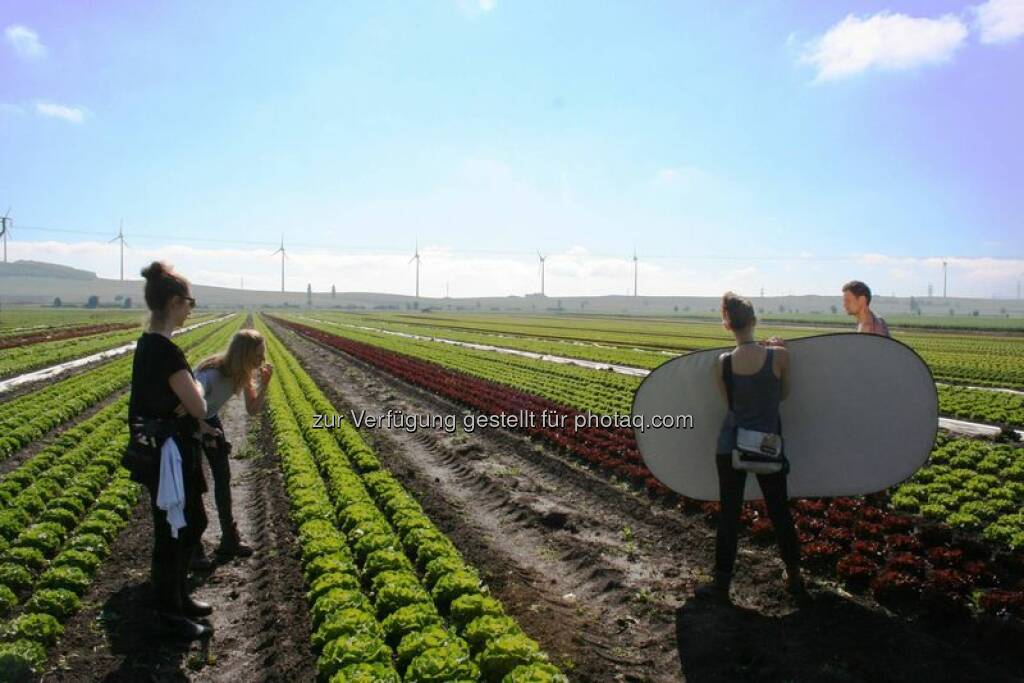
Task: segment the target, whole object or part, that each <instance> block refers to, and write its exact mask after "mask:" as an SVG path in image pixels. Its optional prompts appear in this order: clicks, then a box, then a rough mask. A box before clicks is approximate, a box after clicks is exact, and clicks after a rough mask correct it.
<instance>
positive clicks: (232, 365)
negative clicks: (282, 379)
mask: <svg viewBox="0 0 1024 683" xmlns="http://www.w3.org/2000/svg"><path fill="white" fill-rule="evenodd" d="M263 348H264V341H263V335H261V334H260V333H259V332H258V331H256V330H252V329H248V330H239V331H238V332H235V336H233V337H232V338H231V343H230V344H228V350H227V351H225V352H223V353H217V354H214V355H212V356H210V357H209V358H205V359H203V360H202V361H201V362H200V363H199V365H197V366H196V372H199V371H200V370H203V369H205V368H216V369H217V370H220V372H221V374H222V375H224V376H225V377H227V378H228V379H230V380H231V390H232V393H235V394H237V393H238V392H239V391H240V390H241V389H242V387H244V386H245V385H246V383H247V382H248V381H249V380H250V379H252V373H253V371H254V370H255V369H256V368H258V367H259V364H260V363H259V359H260V351H261V350H263Z"/></svg>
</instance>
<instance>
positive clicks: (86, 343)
mask: <svg viewBox="0 0 1024 683" xmlns="http://www.w3.org/2000/svg"><path fill="white" fill-rule="evenodd" d="M212 317H213V316H211V315H205V316H200V317H198V318H196V319H194V320H190V321H189V322H190V324H195V323H197V322H202V321H204V320H208V319H210V318H212ZM140 331H141V330H140V328H139V326H136V325H133V326H132V327H131V328H130V329H116V330H110V331H104V332H99V333H90V334H85V335H81V336H77V335H76V336H70V337H68V338H64V339H56V340H52V341H50V340H47V341H40V342H38V343H34V344H26V345H21V346H16V347H14V348H8V349H0V377H9V376H13V375H17V374H20V373H24V372H30V371H32V370H36V369H38V368H46V367H50V366H51V365H57V364H59V363H64V362H66V361H70V360H75V359H77V358H83V357H85V356H89V355H92V354H94V353H100V352H102V351H108V350H110V349H114V348H117V347H118V346H124V345H125V344H128V343H130V342H133V341H135V340H136V339H138V338H139V334H140ZM72 332H73V330H68V331H66V332H63V333H62V334H71V333H72Z"/></svg>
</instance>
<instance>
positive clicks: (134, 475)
mask: <svg viewBox="0 0 1024 683" xmlns="http://www.w3.org/2000/svg"><path fill="white" fill-rule="evenodd" d="M128 431H129V435H130V436H129V439H128V445H127V446H126V447H125V449H124V453H122V454H121V466H122V467H124V468H125V469H126V470H128V473H129V477H130V479H131V480H132V481H134V482H138V483H140V484H145V485H147V486H149V485H155V483H156V482H157V481H159V479H160V449H161V447H162V446H163V443H164V441H166V440H167V439H169V438H171V437H173V436H174V435H175V434H177V433H178V421H177V420H174V419H168V418H150V417H136V418H134V419H133V420H132V421H131V422H130V423H129V424H128Z"/></svg>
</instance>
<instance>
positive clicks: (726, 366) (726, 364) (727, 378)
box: [722, 353, 732, 410]
mask: <svg viewBox="0 0 1024 683" xmlns="http://www.w3.org/2000/svg"><path fill="white" fill-rule="evenodd" d="M722 381H723V382H725V395H726V398H727V399H728V401H729V410H732V354H731V353H730V354H728V355H727V356H726V357H725V360H723V361H722Z"/></svg>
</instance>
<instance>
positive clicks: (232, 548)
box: [217, 522, 253, 559]
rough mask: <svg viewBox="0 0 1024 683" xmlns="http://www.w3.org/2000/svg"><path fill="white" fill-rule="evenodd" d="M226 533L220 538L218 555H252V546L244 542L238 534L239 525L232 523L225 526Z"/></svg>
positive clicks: (221, 556)
mask: <svg viewBox="0 0 1024 683" xmlns="http://www.w3.org/2000/svg"><path fill="white" fill-rule="evenodd" d="M224 529H225V530H224V535H223V536H222V537H221V539H220V546H219V547H218V548H217V557H219V558H223V559H230V558H232V557H250V556H251V555H252V553H253V550H252V548H251V547H250V546H248V545H246V544H245V543H242V539H241V537H240V536H239V534H238V527H237V526H236V525H235V524H234V522H232V523H231V525H230V526H226V527H224Z"/></svg>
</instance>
